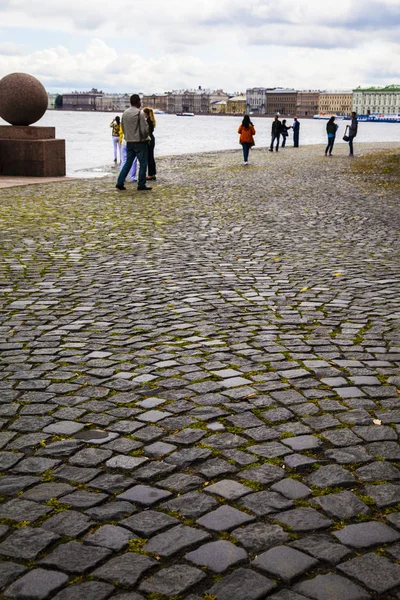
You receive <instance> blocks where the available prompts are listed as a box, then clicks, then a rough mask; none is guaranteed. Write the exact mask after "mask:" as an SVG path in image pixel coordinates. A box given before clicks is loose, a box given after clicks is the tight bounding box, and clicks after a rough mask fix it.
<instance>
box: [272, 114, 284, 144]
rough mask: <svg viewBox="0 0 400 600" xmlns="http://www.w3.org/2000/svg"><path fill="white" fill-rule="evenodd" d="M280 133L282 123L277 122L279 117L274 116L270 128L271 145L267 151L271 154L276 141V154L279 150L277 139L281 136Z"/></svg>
mask: <svg viewBox="0 0 400 600" xmlns="http://www.w3.org/2000/svg"><path fill="white" fill-rule="evenodd" d="M281 131H282V123H281V122H280V120H279V116H278V115H275V117H274V120H273V121H272V127H271V145H270V147H269V151H270V152H273V151H274V142H275V140H276V148H275V150H276V152H278V150H279V138H280V135H281Z"/></svg>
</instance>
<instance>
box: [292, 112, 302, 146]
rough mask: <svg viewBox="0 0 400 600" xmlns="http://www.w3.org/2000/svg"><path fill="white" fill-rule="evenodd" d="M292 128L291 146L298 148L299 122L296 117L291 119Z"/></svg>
mask: <svg viewBox="0 0 400 600" xmlns="http://www.w3.org/2000/svg"><path fill="white" fill-rule="evenodd" d="M292 129H293V146H294V147H295V148H298V147H299V134H300V123H299V122H298V120H297V117H294V119H293V125H292Z"/></svg>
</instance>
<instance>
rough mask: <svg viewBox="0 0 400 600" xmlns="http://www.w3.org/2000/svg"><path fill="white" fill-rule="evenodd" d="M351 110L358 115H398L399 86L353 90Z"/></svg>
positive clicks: (399, 109)
mask: <svg viewBox="0 0 400 600" xmlns="http://www.w3.org/2000/svg"><path fill="white" fill-rule="evenodd" d="M352 110H354V111H356V113H357V114H359V115H370V114H374V113H383V114H385V115H397V114H400V85H388V86H387V87H384V88H377V87H371V88H357V89H355V90H353V104H352Z"/></svg>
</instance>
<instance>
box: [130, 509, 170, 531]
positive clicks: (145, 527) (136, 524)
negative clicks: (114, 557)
mask: <svg viewBox="0 0 400 600" xmlns="http://www.w3.org/2000/svg"><path fill="white" fill-rule="evenodd" d="M178 523H179V521H178V520H177V519H175V517H171V516H170V515H166V514H164V513H162V512H157V511H154V510H146V511H140V512H139V513H138V514H136V515H133V516H131V517H128V518H127V519H124V520H123V521H121V525H123V526H124V527H128V529H131V530H132V531H134V532H135V533H137V534H138V535H142V536H144V537H146V538H147V537H150V536H152V535H154V534H155V533H157V532H159V531H161V530H162V529H166V528H168V527H172V525H177V524H178Z"/></svg>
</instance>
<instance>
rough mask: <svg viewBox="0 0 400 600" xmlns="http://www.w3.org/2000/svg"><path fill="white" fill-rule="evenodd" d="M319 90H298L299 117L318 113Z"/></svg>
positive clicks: (297, 113) (297, 105)
mask: <svg viewBox="0 0 400 600" xmlns="http://www.w3.org/2000/svg"><path fill="white" fill-rule="evenodd" d="M318 103H319V91H316V90H315V91H311V90H309V91H300V92H297V101H296V115H297V116H298V117H313V116H314V115H316V114H317V113H318Z"/></svg>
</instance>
